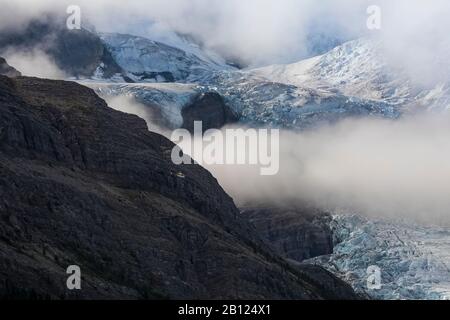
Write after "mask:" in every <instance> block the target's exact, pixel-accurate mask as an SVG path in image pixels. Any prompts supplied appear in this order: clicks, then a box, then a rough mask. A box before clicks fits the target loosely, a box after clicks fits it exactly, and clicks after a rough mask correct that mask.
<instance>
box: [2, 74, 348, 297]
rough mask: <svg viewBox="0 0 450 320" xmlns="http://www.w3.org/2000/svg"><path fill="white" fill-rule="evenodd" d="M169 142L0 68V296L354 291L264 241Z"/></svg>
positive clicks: (89, 102) (127, 119)
mask: <svg viewBox="0 0 450 320" xmlns="http://www.w3.org/2000/svg"><path fill="white" fill-rule="evenodd" d="M172 147H173V144H172V143H171V142H170V141H168V140H167V139H165V138H164V137H162V136H160V135H158V134H155V133H152V132H149V131H148V130H147V127H146V124H145V122H144V121H143V120H142V119H140V118H138V117H136V116H133V115H129V114H124V113H121V112H118V111H114V110H112V109H110V108H109V107H108V106H107V105H106V103H105V102H104V101H103V100H101V99H100V98H98V96H97V95H96V94H95V93H94V91H92V90H90V89H88V88H85V87H83V86H81V85H78V84H76V83H71V82H64V81H50V80H43V79H36V78H27V77H19V78H14V79H13V78H8V77H4V76H0V297H7V298H51V299H62V298H75V299H89V298H106V299H109V298H120V299H146V298H208V299H211V298H216V299H221V298H224V299H226V298H253V299H260V298H263V299H264V298H271V299H326V298H331V299H353V298H357V296H356V295H355V294H354V292H353V290H352V289H351V288H350V287H349V286H348V285H347V284H345V283H344V282H342V281H340V280H338V279H337V278H336V277H334V276H332V275H331V274H330V273H328V272H326V271H325V270H324V269H322V268H320V267H315V266H296V265H294V264H291V263H289V262H287V261H286V260H285V259H283V258H282V257H280V256H279V255H277V254H275V253H273V252H271V251H270V250H268V249H267V248H266V245H265V243H264V242H263V241H262V240H261V239H260V238H259V236H258V234H257V232H256V230H255V229H254V228H253V226H252V225H251V224H250V223H248V221H247V220H246V219H244V218H243V217H242V216H241V215H240V214H239V211H238V209H237V208H236V207H235V205H234V203H233V201H232V199H231V198H230V197H229V196H228V195H227V194H226V193H225V192H224V191H223V190H222V188H221V187H220V186H219V185H218V183H217V181H216V180H215V179H214V178H213V177H212V176H211V174H210V173H209V172H207V171H206V170H204V169H203V168H201V167H200V166H197V165H182V166H176V165H174V164H173V163H172V162H171V160H170V153H171V150H172ZM69 265H78V266H80V268H81V272H82V289H81V290H74V291H69V290H67V288H66V280H67V276H68V275H67V274H66V268H67V267H68V266H69ZM319 275H320V276H319Z"/></svg>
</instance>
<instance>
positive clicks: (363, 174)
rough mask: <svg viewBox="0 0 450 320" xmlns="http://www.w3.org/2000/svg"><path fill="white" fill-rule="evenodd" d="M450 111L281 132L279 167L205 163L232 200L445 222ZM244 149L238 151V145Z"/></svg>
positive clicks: (449, 201)
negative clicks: (268, 172) (271, 171)
mask: <svg viewBox="0 0 450 320" xmlns="http://www.w3.org/2000/svg"><path fill="white" fill-rule="evenodd" d="M449 137H450V117H449V116H429V115H420V116H414V117H412V116H411V117H407V118H404V119H402V120H382V119H353V120H345V121H342V122H339V123H337V124H335V125H330V126H326V127H321V128H317V129H314V130H311V131H308V132H302V133H298V132H297V133H295V132H289V131H283V132H281V138H280V171H279V173H278V174H277V175H274V176H261V175H260V174H259V168H258V167H257V166H241V165H215V166H207V165H206V166H205V167H206V168H207V169H208V170H210V171H211V172H212V174H213V175H214V176H215V177H216V178H217V179H218V181H219V183H220V184H221V185H222V187H223V188H224V189H225V190H226V191H227V192H228V193H229V194H230V195H231V196H232V197H233V198H234V200H235V201H236V203H237V204H238V205H239V206H245V205H254V204H266V205H286V204H294V205H295V204H303V203H308V204H311V205H314V206H317V207H319V208H322V209H324V210H331V211H346V212H355V213H358V214H366V215H369V216H377V217H395V218H410V219H415V220H418V221H427V222H433V223H446V224H448V223H450V196H449V193H450V191H449V190H450V161H449V160H450V139H449ZM244 152H245V151H244Z"/></svg>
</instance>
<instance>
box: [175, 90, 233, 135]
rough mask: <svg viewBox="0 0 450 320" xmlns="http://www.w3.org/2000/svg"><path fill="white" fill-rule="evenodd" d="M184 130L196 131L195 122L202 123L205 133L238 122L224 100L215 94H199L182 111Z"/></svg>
mask: <svg viewBox="0 0 450 320" xmlns="http://www.w3.org/2000/svg"><path fill="white" fill-rule="evenodd" d="M181 115H182V117H183V125H182V128H185V129H187V130H189V131H190V132H193V131H194V121H201V122H202V128H203V131H206V130H208V129H218V128H221V127H223V126H224V125H226V124H228V123H233V122H236V121H237V120H238V118H237V116H236V115H235V114H234V113H233V111H232V110H231V109H230V108H229V107H228V106H227V105H226V104H225V102H224V100H223V98H222V97H221V96H220V95H219V94H218V93H215V92H206V93H200V94H198V95H197V96H196V97H195V98H194V99H193V101H192V103H190V104H189V105H187V106H185V107H184V108H183V109H182V110H181Z"/></svg>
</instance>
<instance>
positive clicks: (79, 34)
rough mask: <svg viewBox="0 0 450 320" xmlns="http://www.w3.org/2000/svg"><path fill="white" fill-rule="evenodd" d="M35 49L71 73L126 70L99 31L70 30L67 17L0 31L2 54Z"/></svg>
mask: <svg viewBox="0 0 450 320" xmlns="http://www.w3.org/2000/svg"><path fill="white" fill-rule="evenodd" d="M34 49H38V50H41V51H43V52H45V53H46V54H48V55H49V56H50V57H51V58H52V59H53V60H54V62H55V63H56V65H57V66H58V68H59V69H61V70H63V71H64V72H65V73H66V74H67V75H68V76H73V77H81V78H82V77H92V76H94V75H97V76H102V77H104V78H110V77H112V76H114V75H115V74H120V73H121V72H122V69H121V68H120V67H119V66H118V65H117V63H116V62H115V60H114V59H113V58H112V56H111V54H110V53H109V51H108V50H107V49H106V47H105V45H104V44H103V42H102V41H101V39H100V38H99V37H98V36H97V35H96V34H94V33H91V32H89V31H87V30H84V29H81V30H68V29H67V28H66V23H65V20H64V19H60V18H57V17H54V16H48V17H44V18H42V19H40V20H33V21H32V22H30V23H29V25H28V26H26V28H24V29H20V30H9V31H8V30H7V31H3V32H0V53H1V52H7V51H8V50H16V51H17V50H20V51H25V52H26V51H30V50H34Z"/></svg>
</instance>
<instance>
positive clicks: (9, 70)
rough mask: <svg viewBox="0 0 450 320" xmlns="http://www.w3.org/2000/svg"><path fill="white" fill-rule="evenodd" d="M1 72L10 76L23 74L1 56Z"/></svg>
mask: <svg viewBox="0 0 450 320" xmlns="http://www.w3.org/2000/svg"><path fill="white" fill-rule="evenodd" d="M0 74H1V75H4V76H7V77H10V78H14V77H20V76H21V73H20V72H19V71H17V70H16V69H14V68H13V67H11V66H10V65H9V64H8V63H7V62H6V60H5V59H3V58H2V57H0Z"/></svg>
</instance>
